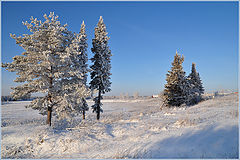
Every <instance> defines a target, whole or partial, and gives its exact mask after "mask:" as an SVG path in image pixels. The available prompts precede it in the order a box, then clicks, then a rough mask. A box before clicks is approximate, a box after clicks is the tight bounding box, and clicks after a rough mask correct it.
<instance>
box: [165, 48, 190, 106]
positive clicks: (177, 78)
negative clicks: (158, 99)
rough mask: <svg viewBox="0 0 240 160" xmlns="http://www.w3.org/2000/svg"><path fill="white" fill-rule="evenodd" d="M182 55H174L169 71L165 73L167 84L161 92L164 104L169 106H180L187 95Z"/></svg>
mask: <svg viewBox="0 0 240 160" xmlns="http://www.w3.org/2000/svg"><path fill="white" fill-rule="evenodd" d="M183 61H184V57H183V56H182V57H181V56H180V55H178V53H177V52H176V55H175V56H174V61H173V62H172V68H171V71H168V73H167V78H166V81H167V84H165V89H164V93H163V97H164V104H165V105H166V106H168V107H170V106H180V105H182V104H184V103H185V102H186V100H187V96H188V82H187V80H186V77H185V72H184V71H183V67H182V63H183Z"/></svg>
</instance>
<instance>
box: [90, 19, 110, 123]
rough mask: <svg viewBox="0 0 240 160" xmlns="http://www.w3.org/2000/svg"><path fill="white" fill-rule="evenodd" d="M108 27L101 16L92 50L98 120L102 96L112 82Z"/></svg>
mask: <svg viewBox="0 0 240 160" xmlns="http://www.w3.org/2000/svg"><path fill="white" fill-rule="evenodd" d="M107 34H108V33H107V31H106V26H105V24H104V23H103V18H102V16H100V19H99V22H98V24H97V27H96V28H95V37H94V39H93V40H92V45H93V48H92V49H91V50H92V52H93V53H94V56H93V58H91V61H92V62H93V65H92V66H91V67H90V68H91V69H92V71H91V79H92V80H91V82H90V88H91V89H92V90H94V89H97V90H98V95H97V97H95V98H94V99H93V100H94V102H95V104H94V105H93V106H92V109H93V112H96V114H97V120H99V119H100V112H103V110H102V108H101V106H102V103H101V99H102V94H105V92H109V91H110V90H111V89H110V86H111V82H110V75H111V73H110V69H111V64H110V63H111V61H110V60H111V59H110V57H111V56H112V54H111V50H110V49H109V46H108V40H109V37H108V36H107Z"/></svg>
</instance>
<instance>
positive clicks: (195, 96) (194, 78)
mask: <svg viewBox="0 0 240 160" xmlns="http://www.w3.org/2000/svg"><path fill="white" fill-rule="evenodd" d="M188 81H189V84H190V93H189V100H188V104H189V105H193V104H197V103H198V102H199V101H201V99H202V94H203V93H204V88H203V86H202V82H201V79H200V75H199V73H198V72H197V71H196V64H195V63H192V71H191V73H190V74H189V76H188Z"/></svg>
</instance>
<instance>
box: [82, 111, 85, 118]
mask: <svg viewBox="0 0 240 160" xmlns="http://www.w3.org/2000/svg"><path fill="white" fill-rule="evenodd" d="M82 114H83V119H85V111H83V113H82Z"/></svg>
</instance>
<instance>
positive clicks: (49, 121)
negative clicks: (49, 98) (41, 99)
mask: <svg viewBox="0 0 240 160" xmlns="http://www.w3.org/2000/svg"><path fill="white" fill-rule="evenodd" d="M47 124H49V126H51V125H52V107H48V114H47Z"/></svg>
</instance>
